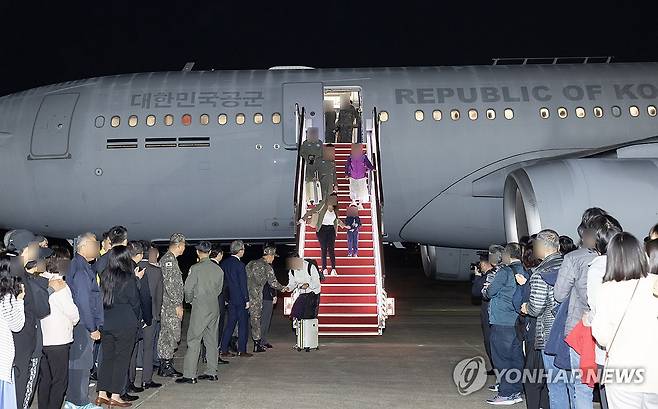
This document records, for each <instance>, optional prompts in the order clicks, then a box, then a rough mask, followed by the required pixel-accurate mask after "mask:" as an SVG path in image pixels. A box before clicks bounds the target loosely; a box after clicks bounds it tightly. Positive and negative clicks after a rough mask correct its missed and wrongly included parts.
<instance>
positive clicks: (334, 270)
mask: <svg viewBox="0 0 658 409" xmlns="http://www.w3.org/2000/svg"><path fill="white" fill-rule="evenodd" d="M331 275H332V276H337V275H338V273H337V272H336V269H335V268H334V269H332V270H331Z"/></svg>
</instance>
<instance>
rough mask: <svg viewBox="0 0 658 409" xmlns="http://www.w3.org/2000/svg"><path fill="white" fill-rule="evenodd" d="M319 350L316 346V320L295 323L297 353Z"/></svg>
mask: <svg viewBox="0 0 658 409" xmlns="http://www.w3.org/2000/svg"><path fill="white" fill-rule="evenodd" d="M302 349H303V350H305V351H306V352H309V351H310V350H311V349H320V348H319V346H318V319H317V318H314V319H308V320H299V322H297V351H301V350H302Z"/></svg>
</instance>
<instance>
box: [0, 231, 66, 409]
mask: <svg viewBox="0 0 658 409" xmlns="http://www.w3.org/2000/svg"><path fill="white" fill-rule="evenodd" d="M7 247H8V250H9V251H11V252H13V253H15V254H16V256H15V257H13V258H12V260H11V274H12V275H14V276H16V277H20V278H21V280H22V281H23V283H24V284H25V307H24V308H25V325H24V326H23V329H22V330H20V331H19V332H14V333H13V335H14V346H15V349H16V352H15V355H14V366H15V371H14V374H15V382H14V383H15V387H16V402H17V403H18V407H19V408H27V407H29V405H30V401H31V400H32V397H33V396H34V390H35V386H36V376H37V374H38V373H39V358H40V357H41V347H42V345H43V338H42V334H41V319H42V318H44V317H46V316H48V315H50V304H48V297H49V296H50V294H52V293H53V292H55V291H59V290H61V289H63V288H65V287H66V284H65V283H64V281H62V280H61V279H60V280H51V281H48V280H46V279H45V278H42V277H39V276H35V275H32V274H28V272H27V271H26V270H25V265H26V264H27V263H28V262H30V261H36V260H37V259H39V258H45V257H48V256H49V255H52V250H50V249H43V248H40V247H39V244H38V242H37V237H36V236H35V235H34V234H33V233H32V232H30V231H27V230H16V231H14V232H13V233H12V234H11V237H9V240H8V246H7Z"/></svg>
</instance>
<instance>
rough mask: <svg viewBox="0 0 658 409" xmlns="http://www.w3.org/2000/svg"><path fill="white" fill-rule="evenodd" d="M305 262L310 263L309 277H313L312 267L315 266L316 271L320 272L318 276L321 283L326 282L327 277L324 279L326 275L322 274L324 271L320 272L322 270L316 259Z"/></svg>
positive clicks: (307, 259)
mask: <svg viewBox="0 0 658 409" xmlns="http://www.w3.org/2000/svg"><path fill="white" fill-rule="evenodd" d="M304 260H305V261H306V262H308V267H307V272H308V275H312V274H311V266H315V269H316V270H317V271H318V275H319V276H320V282H322V281H324V279H325V277H324V274H323V273H322V271H320V268H319V267H318V262H317V261H315V259H312V258H305V259H304Z"/></svg>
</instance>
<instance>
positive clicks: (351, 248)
mask: <svg viewBox="0 0 658 409" xmlns="http://www.w3.org/2000/svg"><path fill="white" fill-rule="evenodd" d="M345 226H347V228H348V230H347V257H358V253H359V229H360V228H361V218H360V217H359V209H358V208H357V206H356V205H354V204H352V205H350V207H348V208H347V218H346V219H345Z"/></svg>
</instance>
